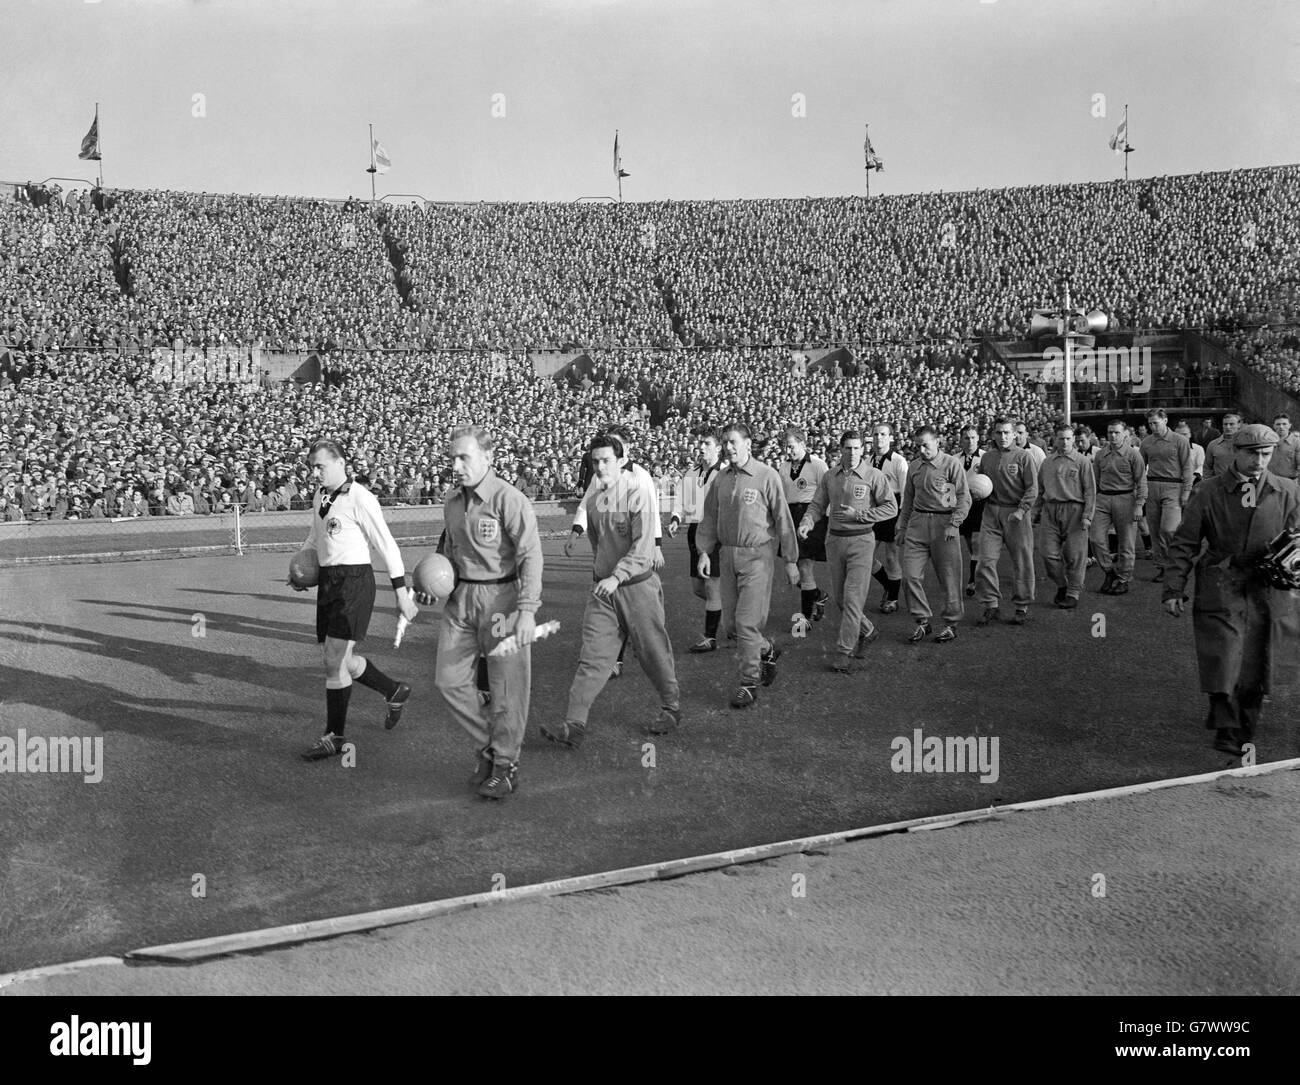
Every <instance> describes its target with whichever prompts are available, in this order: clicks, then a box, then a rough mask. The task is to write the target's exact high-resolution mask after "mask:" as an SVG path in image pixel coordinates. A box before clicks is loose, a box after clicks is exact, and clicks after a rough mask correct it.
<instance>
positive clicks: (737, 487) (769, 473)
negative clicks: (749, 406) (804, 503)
mask: <svg viewBox="0 0 1300 1085" xmlns="http://www.w3.org/2000/svg"><path fill="white" fill-rule="evenodd" d="M773 540H776V541H777V542H778V544H779V550H780V554H781V557H782V558H784V559H785V561H787V562H792V561H798V560H799V540H798V538H797V537H796V536H795V533H794V520H793V519H791V517H790V506H789V505H788V504H787V503H786V500H785V491H784V489H783V488H782V486H781V480H780V479H779V478H778V477H777V474H776V472H775V471H774V470H772V468H770V467H768V466H767V464H765V463H760V462H759V461H758V460H756V459H754V457H753V456H751V457H750V458H749V459H748V460H746V461H745V464H744V465H743V466H741V465H739V464H735V463H733V464H730V465H729V466H728V467H727V469H726V470H725V471H723V472H722V474H721V475H720V476H719V477H718V479H717V481H716V482H714V484H713V485H712V486H711V487H710V488H709V495H708V497H706V498H705V500H704V516H703V517H702V518H701V520H700V526H699V527H698V528H697V529H696V534H695V546H696V548H697V549H698V550H699V551H700V553H702V554H707V553H709V552H710V551H711V550H712V549H713V548H714V547H715V546H716V545H718V544H719V543H721V544H722V545H723V546H744V547H755V546H765V545H767V544H768V543H769V542H771V541H773Z"/></svg>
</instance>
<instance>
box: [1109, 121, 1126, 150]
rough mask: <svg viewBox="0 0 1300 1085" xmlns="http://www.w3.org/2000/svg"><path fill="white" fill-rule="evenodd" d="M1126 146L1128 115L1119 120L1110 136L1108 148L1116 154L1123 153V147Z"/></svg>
mask: <svg viewBox="0 0 1300 1085" xmlns="http://www.w3.org/2000/svg"><path fill="white" fill-rule="evenodd" d="M1127 146H1128V116H1127V114H1126V115H1125V117H1124V119H1123V120H1122V121H1120V122H1119V127H1118V128H1116V129H1115V134H1114V135H1113V136H1111V137H1110V149H1111V150H1112V151H1114V152H1115V153H1116V154H1123V153H1124V149H1125V148H1126V147H1127Z"/></svg>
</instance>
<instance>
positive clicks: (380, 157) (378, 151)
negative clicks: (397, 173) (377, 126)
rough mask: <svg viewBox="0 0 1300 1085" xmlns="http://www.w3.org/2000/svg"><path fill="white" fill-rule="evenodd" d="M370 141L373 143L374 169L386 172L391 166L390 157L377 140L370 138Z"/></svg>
mask: <svg viewBox="0 0 1300 1085" xmlns="http://www.w3.org/2000/svg"><path fill="white" fill-rule="evenodd" d="M370 142H371V143H373V144H374V148H373V150H372V153H373V154H374V158H375V169H376V170H378V171H379V172H380V173H387V172H388V171H389V170H390V169H392V168H393V162H392V159H390V158H389V157H388V152H387V151H386V150H384V148H383V146H382V145H381V144H380V142H379V140H377V139H372V140H371V141H370Z"/></svg>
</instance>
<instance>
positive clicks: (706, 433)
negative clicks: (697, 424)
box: [695, 429, 722, 445]
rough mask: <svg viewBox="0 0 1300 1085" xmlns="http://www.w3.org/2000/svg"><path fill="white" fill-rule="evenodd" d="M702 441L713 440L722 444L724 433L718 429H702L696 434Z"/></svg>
mask: <svg viewBox="0 0 1300 1085" xmlns="http://www.w3.org/2000/svg"><path fill="white" fill-rule="evenodd" d="M695 436H696V437H698V438H699V439H700V440H701V441H712V442H713V443H714V444H719V445H720V444H722V435H721V434H720V433H718V431H717V430H716V429H702V430H698V431H697V432H696V434H695Z"/></svg>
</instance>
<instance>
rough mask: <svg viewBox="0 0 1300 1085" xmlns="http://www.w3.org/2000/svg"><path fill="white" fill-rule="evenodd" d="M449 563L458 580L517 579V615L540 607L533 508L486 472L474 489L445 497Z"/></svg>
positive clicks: (539, 547)
mask: <svg viewBox="0 0 1300 1085" xmlns="http://www.w3.org/2000/svg"><path fill="white" fill-rule="evenodd" d="M443 517H444V519H445V520H446V522H447V529H446V530H447V547H446V553H447V558H448V560H450V561H451V563H452V565H453V566H454V567H455V569H456V576H457V577H458V578H459V579H460V580H470V581H492V580H500V579H502V578H503V577H509V576H517V577H518V578H519V600H518V602H517V603H516V606H517V608H518V609H519V610H521V611H530V612H532V613H534V614H535V613H536V612H537V609H538V608H539V607H540V606H541V605H542V540H541V537H540V536H539V535H538V533H537V514H536V513H535V512H533V503H532V502H531V501H529V500H528V498H526V497H525V496H524V495H523V494H521V493H520V492H519V491H518V490H516V489H515V488H514V487H513V486H508V485H506V483H504V482H502V481H501V479H500V478H498V477H497V473H496V472H495V471H494V470H492V468H490V467H489V468H488V472H487V474H486V475H484V476H483V478H482V479H481V480H480V481H479V484H478V485H477V486H462V487H460V488H458V489H456V490H454V491H452V493H451V494H449V495H448V496H447V500H446V502H445V504H444V507H443Z"/></svg>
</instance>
